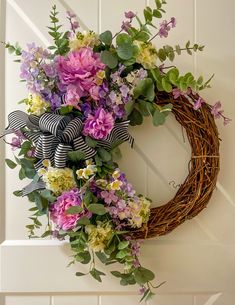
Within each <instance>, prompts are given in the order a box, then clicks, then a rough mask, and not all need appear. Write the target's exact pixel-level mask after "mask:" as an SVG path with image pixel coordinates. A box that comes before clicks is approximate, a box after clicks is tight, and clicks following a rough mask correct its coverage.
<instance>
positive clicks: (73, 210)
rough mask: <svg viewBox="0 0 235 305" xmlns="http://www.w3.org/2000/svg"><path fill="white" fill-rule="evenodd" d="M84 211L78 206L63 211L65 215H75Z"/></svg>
mask: <svg viewBox="0 0 235 305" xmlns="http://www.w3.org/2000/svg"><path fill="white" fill-rule="evenodd" d="M83 210H84V209H83V208H82V207H79V206H76V205H74V206H72V207H70V208H68V209H67V210H66V211H65V214H67V215H75V214H79V213H81V212H82V211H83Z"/></svg>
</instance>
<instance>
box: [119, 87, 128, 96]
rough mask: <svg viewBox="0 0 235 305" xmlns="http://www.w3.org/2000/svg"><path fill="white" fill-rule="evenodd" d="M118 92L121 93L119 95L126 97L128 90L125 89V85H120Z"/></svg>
mask: <svg viewBox="0 0 235 305" xmlns="http://www.w3.org/2000/svg"><path fill="white" fill-rule="evenodd" d="M120 91H121V94H122V96H123V97H127V95H128V93H129V91H130V89H129V88H128V87H127V85H122V86H121V87H120Z"/></svg>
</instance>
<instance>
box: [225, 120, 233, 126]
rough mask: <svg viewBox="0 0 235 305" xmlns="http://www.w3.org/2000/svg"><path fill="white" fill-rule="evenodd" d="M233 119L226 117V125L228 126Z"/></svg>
mask: <svg viewBox="0 0 235 305" xmlns="http://www.w3.org/2000/svg"><path fill="white" fill-rule="evenodd" d="M231 121H232V120H231V119H229V118H224V126H227V125H228V124H229V123H230V122H231Z"/></svg>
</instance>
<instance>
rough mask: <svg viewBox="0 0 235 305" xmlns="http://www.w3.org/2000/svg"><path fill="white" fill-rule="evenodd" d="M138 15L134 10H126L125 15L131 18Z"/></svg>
mask: <svg viewBox="0 0 235 305" xmlns="http://www.w3.org/2000/svg"><path fill="white" fill-rule="evenodd" d="M135 16H136V14H135V13H134V12H132V11H129V12H125V17H126V18H129V19H133V18H134V17H135Z"/></svg>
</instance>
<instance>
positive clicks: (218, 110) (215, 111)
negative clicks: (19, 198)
mask: <svg viewBox="0 0 235 305" xmlns="http://www.w3.org/2000/svg"><path fill="white" fill-rule="evenodd" d="M221 106H222V105H221V102H220V101H218V102H216V103H215V105H214V106H213V107H212V108H211V113H212V114H213V116H214V118H215V119H219V118H220V117H221V115H222V113H223V110H222V109H221Z"/></svg>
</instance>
